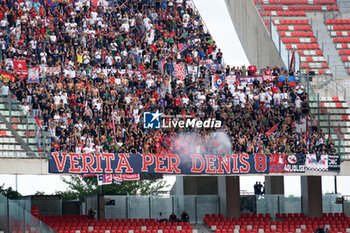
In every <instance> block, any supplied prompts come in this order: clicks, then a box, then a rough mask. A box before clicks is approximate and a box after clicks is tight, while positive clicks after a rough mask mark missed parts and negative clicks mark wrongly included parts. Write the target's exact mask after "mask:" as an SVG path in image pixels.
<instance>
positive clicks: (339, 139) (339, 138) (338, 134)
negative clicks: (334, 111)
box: [337, 124, 341, 156]
mask: <svg viewBox="0 0 350 233" xmlns="http://www.w3.org/2000/svg"><path fill="white" fill-rule="evenodd" d="M337 136H338V154H339V156H340V141H341V137H340V124H338V133H337Z"/></svg>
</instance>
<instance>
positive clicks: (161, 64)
mask: <svg viewBox="0 0 350 233" xmlns="http://www.w3.org/2000/svg"><path fill="white" fill-rule="evenodd" d="M165 63H166V59H165V57H162V58H161V59H160V61H159V63H158V69H159V70H160V72H161V73H162V74H164V65H165Z"/></svg>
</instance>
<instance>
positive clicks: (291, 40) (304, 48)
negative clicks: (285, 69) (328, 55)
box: [274, 20, 330, 74]
mask: <svg viewBox="0 0 350 233" xmlns="http://www.w3.org/2000/svg"><path fill="white" fill-rule="evenodd" d="M274 24H275V25H277V30H278V32H279V34H280V36H281V37H282V42H283V43H284V44H285V45H286V48H287V49H288V50H295V51H297V52H298V53H299V54H300V55H301V68H302V69H305V70H307V71H310V70H313V71H315V72H316V74H330V71H329V70H328V65H327V62H326V59H325V58H324V56H323V54H322V51H321V49H320V47H319V45H318V43H317V40H316V38H315V35H314V33H313V32H312V30H311V27H310V24H309V21H308V20H274Z"/></svg>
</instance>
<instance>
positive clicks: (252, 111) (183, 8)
mask: <svg viewBox="0 0 350 233" xmlns="http://www.w3.org/2000/svg"><path fill="white" fill-rule="evenodd" d="M145 6H147V7H148V8H147V7H146V9H145ZM15 7H16V9H18V10H16V11H10V9H11V6H10V5H3V6H2V9H3V11H4V12H7V18H5V17H3V18H2V19H3V20H4V21H5V23H4V25H5V26H4V28H3V30H5V31H6V30H9V31H10V33H9V34H8V35H9V36H6V35H7V34H6V33H3V34H2V35H1V38H2V39H1V40H2V41H5V39H6V41H8V42H6V43H5V44H4V46H5V48H6V50H3V52H2V54H1V55H2V58H3V59H12V61H14V60H15V59H16V58H22V59H26V61H27V64H28V65H30V66H31V67H33V66H39V67H43V70H46V67H49V68H50V67H54V66H55V67H56V68H58V70H59V71H58V72H57V73H56V74H55V73H54V72H51V71H50V72H47V73H46V75H45V76H44V77H45V79H44V78H42V79H41V80H40V82H39V83H37V82H31V83H30V82H29V81H28V79H22V78H19V75H20V74H21V72H19V73H17V74H16V72H14V70H13V69H14V67H13V64H11V62H6V60H5V63H3V64H2V68H3V69H5V70H6V71H8V72H11V73H12V74H15V75H16V77H17V79H16V81H15V82H11V81H10V82H8V83H7V84H6V86H8V87H9V89H10V90H11V91H12V93H13V96H15V97H16V99H17V100H18V101H19V103H22V105H23V106H25V107H24V108H26V109H27V110H26V111H28V112H29V113H30V114H31V118H32V119H37V121H36V123H37V125H38V126H42V128H43V129H44V131H45V132H48V133H49V134H51V141H52V143H51V151H59V152H76V153H80V152H84V153H93V152H152V153H159V152H171V151H174V150H176V149H177V148H175V147H174V145H172V139H173V137H174V136H175V135H176V133H174V131H170V130H162V131H154V130H147V131H144V130H143V125H142V119H143V118H142V116H143V114H142V113H143V112H144V111H156V110H159V111H161V112H163V111H165V112H164V113H165V114H167V115H172V114H173V115H177V114H193V115H196V116H199V117H202V118H210V117H214V118H216V119H218V120H221V121H223V122H224V127H226V126H228V133H229V135H230V136H231V137H232V140H233V145H234V146H233V147H234V151H236V152H254V151H256V148H260V146H259V143H258V142H259V140H260V138H259V137H260V136H259V135H260V133H261V132H263V131H267V130H268V129H269V128H271V127H272V126H274V125H275V124H276V123H277V122H279V121H280V122H281V124H280V125H279V126H278V129H277V130H276V132H274V133H273V134H272V136H270V138H274V139H275V140H276V143H271V141H269V140H268V138H267V137H266V136H264V138H263V139H262V140H263V141H264V143H263V145H262V148H261V150H262V151H264V152H266V153H269V152H283V153H284V152H296V153H297V152H298V151H299V152H300V151H302V150H304V149H303V147H306V146H305V143H306V140H305V139H306V133H305V127H302V130H303V133H302V132H300V133H301V137H296V136H295V134H294V132H295V128H294V127H289V125H288V124H290V123H291V122H296V121H299V120H300V119H301V120H302V122H303V124H304V125H305V119H306V118H308V116H309V114H308V110H307V109H308V108H307V105H308V99H307V95H306V93H305V90H304V87H298V88H297V89H298V92H296V91H297V89H295V88H294V87H293V86H290V85H288V83H285V84H284V85H282V86H281V87H277V85H276V81H275V82H270V81H264V82H262V83H259V82H257V83H253V84H248V85H247V84H245V83H244V82H243V83H236V84H234V85H232V84H231V85H230V86H228V84H227V83H226V84H224V85H223V87H222V90H215V89H213V88H211V87H210V84H211V83H212V82H213V80H212V79H213V78H214V77H217V76H220V75H223V74H225V75H226V76H230V75H235V76H247V75H248V69H247V68H246V67H244V66H243V67H229V66H226V65H224V64H223V54H222V52H221V50H220V49H219V48H217V46H216V44H215V41H213V40H212V38H211V36H210V34H209V33H208V32H207V30H206V28H205V27H204V26H203V23H202V21H201V18H200V16H199V14H198V12H197V11H196V9H195V8H194V5H193V3H192V2H191V1H178V3H177V4H176V5H173V4H172V2H169V3H168V5H166V4H164V3H161V4H160V3H159V2H158V3H157V4H156V5H155V6H151V5H145V4H143V2H139V1H136V0H134V1H119V5H116V6H115V8H114V10H113V11H112V12H111V9H109V7H108V5H106V6H98V7H97V8H95V7H93V6H91V7H88V6H86V5H80V4H78V3H77V4H75V5H74V6H73V5H72V4H68V5H59V6H58V7H56V8H52V7H49V6H46V5H40V6H39V8H32V9H30V10H29V11H28V9H27V8H26V6H24V5H21V4H19V5H16V6H15ZM135 13H136V14H135ZM39 15H40V16H42V19H40V18H38V17H39ZM114 18H115V19H114ZM28 22H29V24H28ZM276 22H279V24H280V26H278V27H280V32H281V34H284V35H285V38H284V40H285V42H287V40H288V42H292V43H290V44H289V45H290V46H291V48H294V47H296V49H298V50H299V51H300V52H301V53H303V56H304V58H303V59H306V61H305V63H306V64H307V65H308V67H309V68H310V70H315V71H316V72H317V73H323V72H325V73H326V70H327V64H326V63H325V62H324V59H323V56H322V53H321V51H320V50H319V46H318V44H317V42H316V41H315V38H314V36H313V34H312V31H311V30H310V25H309V23H308V21H307V20H290V21H283V20H276ZM15 29H16V30H18V31H21V33H20V34H16V33H15V32H16V30H15ZM37 29H41V31H40V32H39V31H38V30H37ZM44 29H45V30H44ZM112 29H113V30H112ZM292 29H294V30H295V31H293V32H291V31H290V30H292ZM292 33H293V36H294V33H297V34H296V36H297V37H296V38H294V39H293V38H292V37H291V36H292ZM288 37H289V38H288ZM113 38H114V39H113ZM291 40H293V41H291ZM294 40H295V41H294ZM297 40H298V41H297ZM299 41H300V42H303V41H304V42H305V43H306V44H302V43H298V42H299ZM16 43H17V44H16ZM89 48H93V49H91V50H90V49H89ZM310 59H311V60H310ZM7 61H9V60H7ZM185 67H186V68H187V69H186V70H187V73H189V72H188V70H189V68H191V69H193V70H197V75H190V74H187V75H186V74H185V73H186V71H185ZM50 70H51V69H50ZM254 73H255V71H254ZM254 73H251V74H252V75H254ZM206 74H210V75H209V76H207V75H206ZM255 75H258V76H259V75H260V76H261V75H275V76H276V75H294V72H293V71H290V72H288V71H287V70H284V69H281V68H278V67H274V68H272V69H270V68H269V67H268V68H266V69H262V70H259V71H258V72H256V73H255ZM295 75H297V76H298V73H295ZM26 105H27V106H29V107H26ZM212 112H214V113H212ZM4 113H5V114H6V111H5V112H4ZM262 113H268V114H269V118H266V117H265V118H260V117H258V116H259V115H261V114H262ZM16 114H17V115H21V114H19V113H16ZM245 114H249V115H251V116H250V118H251V119H253V121H251V122H250V123H249V124H248V122H245V123H244V122H241V123H239V124H238V122H239V120H240V119H242V117H244V115H245ZM17 118H18V116H17ZM11 119H12V118H11ZM113 119H114V120H115V122H116V123H117V127H116V128H115V129H114V128H113ZM286 119H288V121H289V122H288V121H286ZM17 121H18V119H17ZM19 121H20V122H23V118H22V120H19ZM16 127H17V128H23V126H20V124H19V125H16ZM114 131H115V133H114ZM282 131H284V132H287V134H285V133H282ZM206 133H208V132H206ZM206 133H205V134H206ZM313 134H318V133H317V131H314V132H313ZM22 135H23V134H22ZM287 135H289V136H291V135H293V136H292V137H290V138H288V139H287V137H286V136H287ZM265 137H266V138H265ZM322 137H323V136H322ZM36 138H37V137H36ZM310 138H313V137H310ZM301 139H304V140H301ZM286 140H287V141H286ZM299 140H300V141H302V142H303V143H299ZM200 143H201V144H203V145H205V144H206V143H205V139H204V138H203V140H201V142H200ZM330 143H331V142H330ZM286 145H287V146H286ZM313 145H316V143H313ZM320 148H321V147H319V146H317V147H316V146H315V147H314V148H313V149H312V150H316V149H317V150H318V149H320ZM41 149H42V148H41Z"/></svg>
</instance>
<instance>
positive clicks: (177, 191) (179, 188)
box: [171, 176, 184, 196]
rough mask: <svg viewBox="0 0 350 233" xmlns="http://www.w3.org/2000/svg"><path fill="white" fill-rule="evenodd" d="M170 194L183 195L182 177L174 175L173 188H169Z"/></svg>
mask: <svg viewBox="0 0 350 233" xmlns="http://www.w3.org/2000/svg"><path fill="white" fill-rule="evenodd" d="M171 194H172V195H177V196H181V195H184V177H183V176H176V182H175V187H174V190H171Z"/></svg>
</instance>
